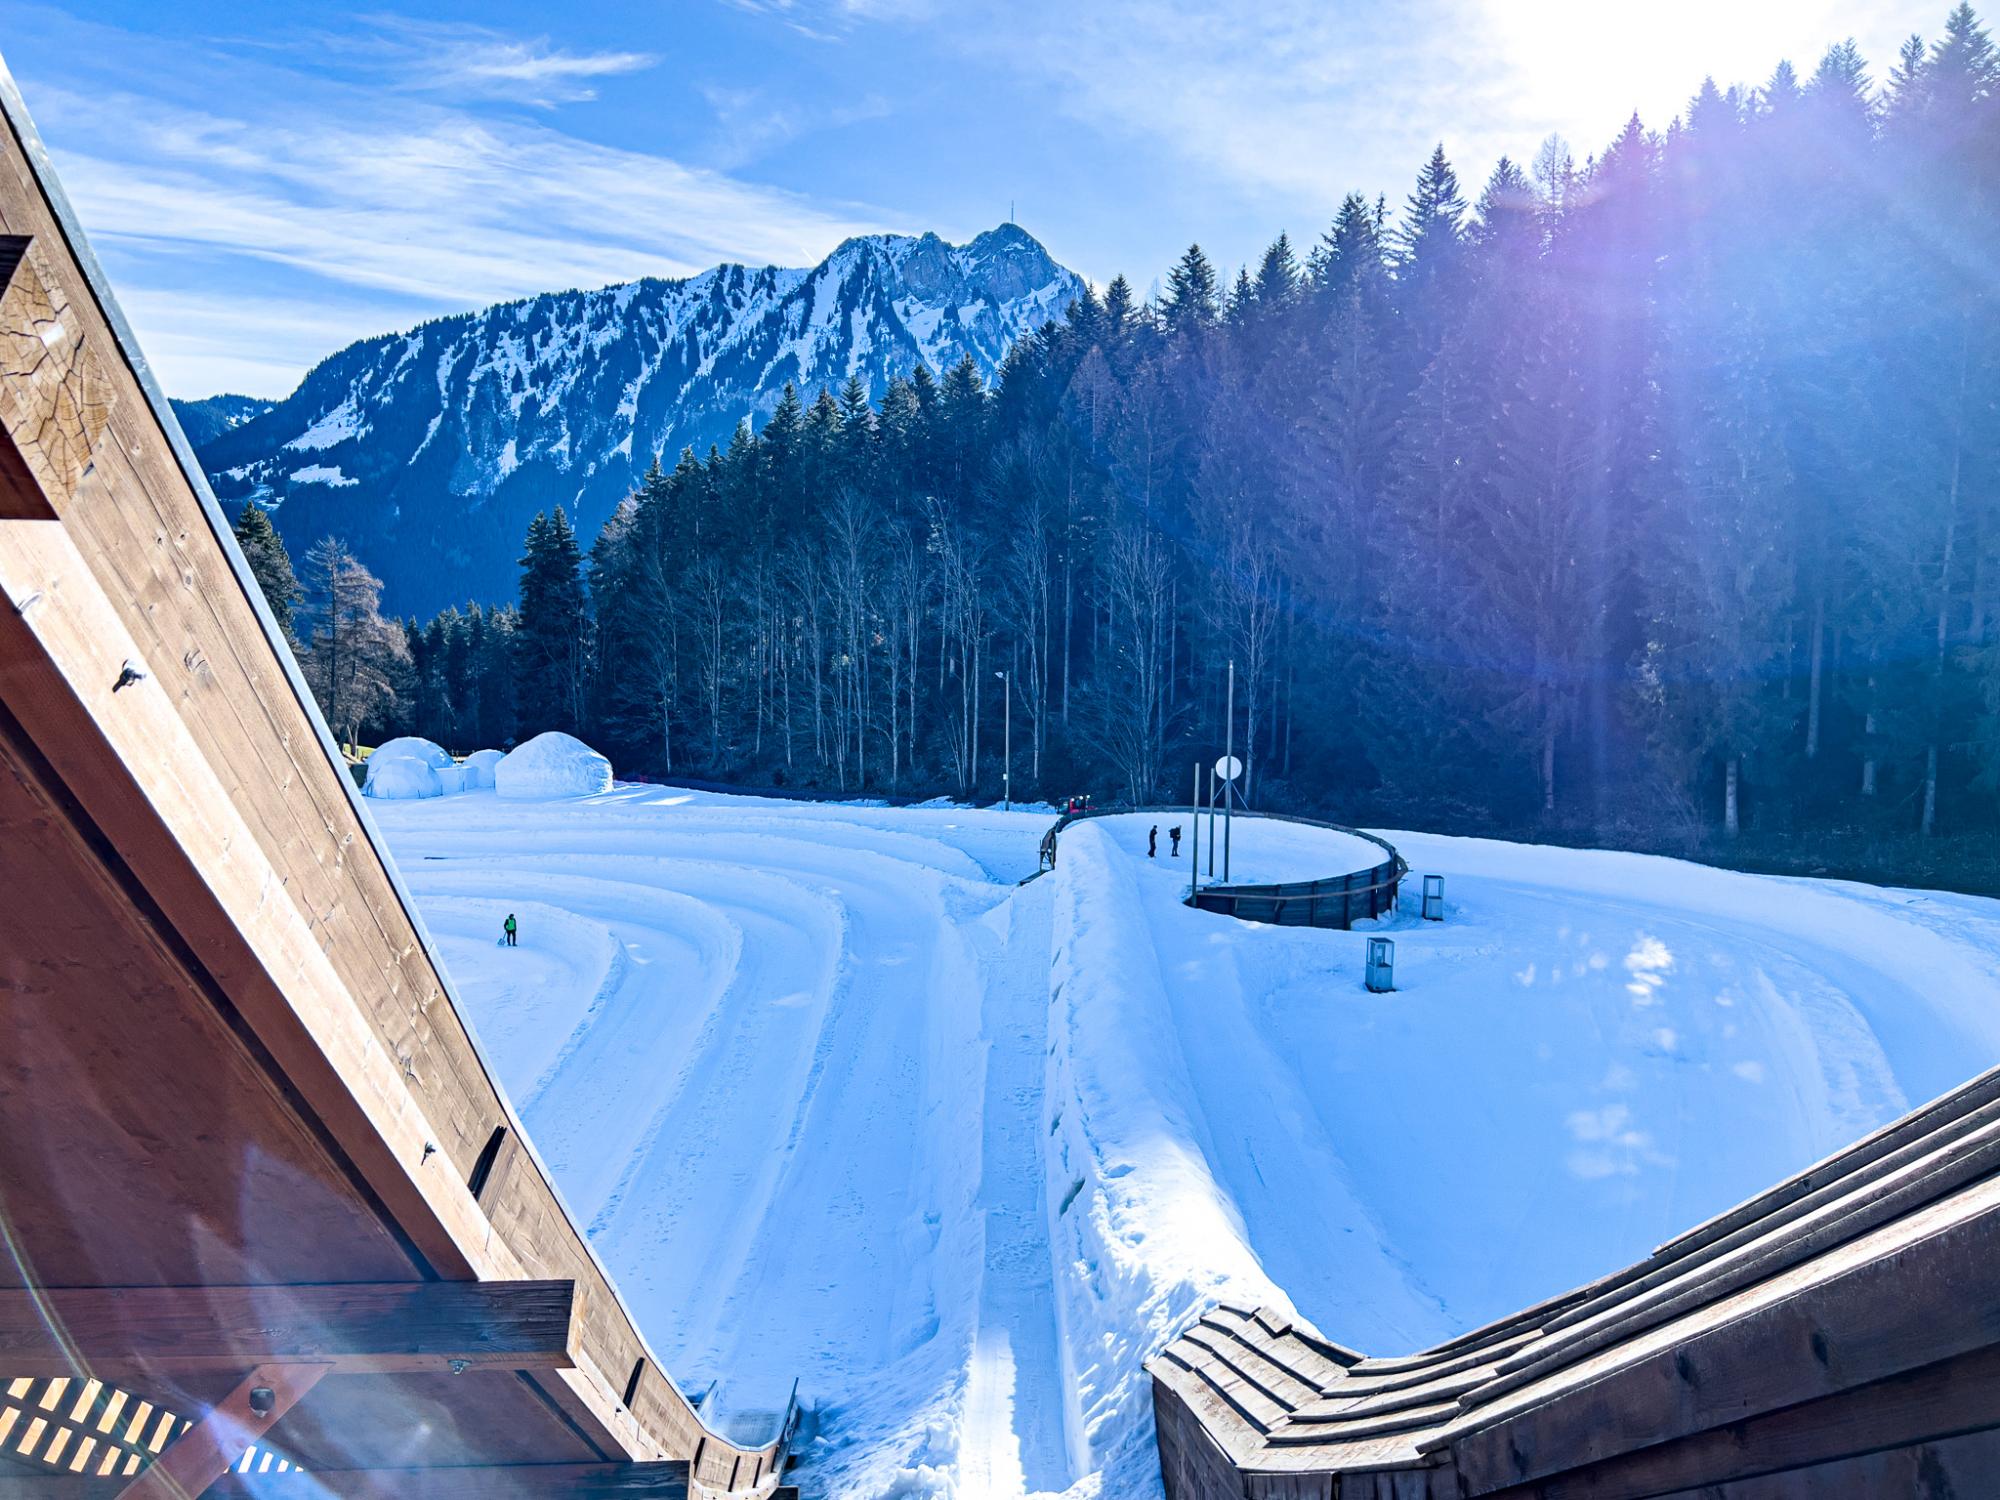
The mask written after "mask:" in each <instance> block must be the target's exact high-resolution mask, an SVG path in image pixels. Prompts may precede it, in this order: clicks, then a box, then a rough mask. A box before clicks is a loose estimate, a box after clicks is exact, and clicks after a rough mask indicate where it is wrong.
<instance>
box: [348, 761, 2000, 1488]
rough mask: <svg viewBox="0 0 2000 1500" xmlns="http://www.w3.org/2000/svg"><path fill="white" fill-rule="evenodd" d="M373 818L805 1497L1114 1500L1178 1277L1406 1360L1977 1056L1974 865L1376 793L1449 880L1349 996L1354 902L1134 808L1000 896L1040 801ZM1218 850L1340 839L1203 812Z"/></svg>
mask: <svg viewBox="0 0 2000 1500" xmlns="http://www.w3.org/2000/svg"><path fill="white" fill-rule="evenodd" d="M375 815H376V817H377V819H378V821H380V823H381V824H382V825H383V827H384V830H385V831H386V833H387V834H388V837H389V840H390V844H391V847H392V848H393V849H394V851H395V853H396V855H397V858H398V862H399V864H400V865H401V867H402V869H403V872H404V874H405V876H406V877H407V879H408V880H409V883H410V885H411V888H412V890H413V892H414V894H415V896H416V899H417V902H418V905H419V907H420V909H421V911H422V914H423V916H424V917H425V919H426V921H427V922H428V924H429V925H430V927H431V930H432V932H433V934H434V935H435V936H436V937H437V938H438V940H439V942H440V944H441V946H442V949H443V952H444V955H445V958H446V960H447V963H448V966H449V968H450V970H451V972H452V974H453V976H454V978H455V980H456V983H457V986H458V989H459V991H460V995H461V998H462V999H463V1001H464V1002H465V1004H466V1005H467V1007H468V1009H469V1011H470V1014H471V1018H472V1020H473V1021H474V1023H475V1025H476V1027H477V1029H478V1031H479V1033H480V1035H481V1037H482V1039H483V1041H484V1043H485V1045H486V1047H487V1049H488V1051H489V1053H490V1054H491V1055H492V1057H493V1060H494V1063H495V1066H496V1067H497V1068H498V1070H499V1072H500V1073H501V1075H502V1078H503V1081H504V1082H505V1083H506V1085H507V1087H508V1088H509V1090H510V1091H511V1093H512V1095H513V1097H514V1099H515V1101H516V1103H517V1105H518V1106H519V1107H520V1108H521V1110H522V1113H523V1115H524V1117H525V1119H526V1123H527V1125H528V1127H529V1130H530V1132H531V1133H532V1134H533V1136H534V1138H535V1141H536V1143H537V1145H538V1146H539V1148H540V1150H541V1151H542V1153H543V1155H544V1156H545V1157H546V1158H547V1159H548V1161H549V1163H550V1166H551V1167H552V1169H553V1170H554V1172H555V1174H556V1177H557V1179H558V1181H559V1183H560V1184H561V1186H562V1189H563V1191H564V1193H565V1194H566V1195H567V1197H568V1198H569V1201H570V1203H571V1206H572V1208H573V1209H574V1210H575V1211H576V1213H577V1214H578V1216H579V1218H580V1219H581V1221H582V1222H584V1223H585V1224H586V1225H587V1226H588V1228H589V1231H590V1233H591V1236H592V1239H593V1242H594V1243H595V1244H596V1246H597V1248H598V1250H599V1252H600V1253H601V1254H602V1255H603V1257H604V1259H605V1261H606V1262H607V1264H608V1265H609V1266H610V1268H611V1270H612V1272H613V1274H614V1276H615V1277H616V1278H617V1280H618V1281H619V1283H620V1285H621V1286H622V1287H623V1289H624V1291H625V1294H626V1296H627V1298H628V1299H629V1300H630V1301H631V1303H632V1304H633V1308H634V1311H635V1313H636V1314H637V1316H638V1317H639V1319H640V1321H641V1324H642V1326H643V1327H645V1328H646V1329H647V1331H648V1333H649V1335H650V1337H651V1338H652V1340H653V1342H654V1344H655V1347H656V1348H657V1350H658V1352H659V1353H660V1355H661V1357H662V1358H663V1359H664V1360H665V1361H666V1363H667V1365H668V1367H669V1369H670V1370H671V1371H672V1372H673V1374H674V1375H675V1376H676V1377H677V1378H678V1379H679V1380H680V1381H681V1382H682V1383H683V1385H684V1386H685V1387H686V1388H687V1389H689V1390H690V1392H691V1393H694V1394H697V1395H702V1394H704V1393H705V1396H706V1400H705V1410H706V1411H707V1412H708V1414H709V1416H710V1419H711V1420H712V1421H718V1422H721V1423H723V1424H724V1425H726V1426H730V1427H732V1428H734V1429H735V1430H737V1431H738V1432H740V1433H741V1434H742V1435H744V1436H754V1435H756V1433H757V1429H758V1428H759V1426H760V1425H761V1424H765V1423H768V1421H769V1420H770V1419H771V1418H770V1414H771V1413H773V1412H775V1411H776V1410H777V1409H778V1408H779V1407H780V1406H782V1404H783V1402H784V1399H785V1396H786V1393H787V1392H788V1391H789V1389H790V1386H791V1381H792V1379H793V1378H794V1377H795V1376H796V1377H798V1379H799V1380H800V1383H801V1384H800V1388H801V1392H802V1394H803V1396H804V1397H805V1398H806V1399H807V1400H808V1402H809V1403H812V1404H815V1405H816V1406H817V1408H818V1412H817V1416H818V1426H817V1435H816V1436H814V1437H813V1438H811V1440H810V1441H809V1443H808V1446H807V1450H806V1457H807V1466H806V1467H805V1469H804V1470H803V1471H802V1474H801V1478H802V1480H803V1482H804V1484H805V1486H806V1490H807V1493H808V1494H818V1495H838V1496H850V1495H851V1496H876V1495H938V1496H947V1495H964V1496H981V1497H984V1496H994V1495H999V1496H1006V1495H1023V1494H1028V1493H1038V1492H1060V1491H1071V1492H1073V1493H1075V1494H1079V1495H1090V1494H1101V1495H1105V1496H1119V1497H1123V1496H1128V1495H1146V1494H1153V1493H1157V1490H1158V1478H1157V1471H1156V1468H1155V1466H1154V1465H1155V1460H1154V1455H1153V1450H1152V1444H1151V1427H1150V1406H1149V1401H1148V1396H1147V1387H1146V1383H1145V1380H1144V1377H1143V1374H1142V1373H1141V1369H1140V1366H1141V1363H1142V1361H1143V1360H1144V1358H1145V1357H1146V1356H1147V1355H1148V1354H1150V1353H1151V1352H1152V1351H1153V1350H1154V1349H1155V1348H1157V1347H1158V1345H1159V1344H1160V1343H1161V1342H1163V1341H1164V1340H1165V1339H1167V1338H1168V1337H1170V1336H1171V1335H1172V1334H1173V1333H1174V1332H1176V1331H1178V1329H1179V1328H1180V1327H1181V1326H1182V1325H1183V1324H1184V1323H1185V1322H1186V1321H1187V1320H1188V1319H1190V1318H1191V1317H1193V1316H1194V1315H1195V1314H1196V1313H1197V1312H1198V1311H1199V1310H1200V1309H1201V1308H1202V1307H1203V1306H1205V1305H1206V1304H1207V1303H1208V1302H1209V1301H1210V1300H1212V1299H1214V1298H1216V1297H1218V1296H1227V1297H1231V1298H1237V1299H1243V1300H1247V1301H1250V1302H1262V1303H1274V1304H1278V1305H1281V1306H1283V1305H1287V1304H1289V1305H1291V1306H1293V1307H1294V1308H1296V1310H1297V1311H1299V1312H1300V1313H1302V1314H1303V1315H1304V1316H1306V1317H1307V1318H1309V1319H1310V1320H1311V1321H1312V1322H1314V1323H1316V1324H1318V1325H1319V1326H1320V1327H1321V1328H1322V1329H1323V1330H1324V1331H1325V1332H1327V1333H1328V1334H1329V1335H1331V1336H1333V1337H1336V1338H1339V1339H1340V1340H1342V1341H1343V1342H1347V1343H1352V1344H1356V1345H1359V1346H1360V1347H1362V1348H1365V1349H1367V1350H1369V1351H1370V1352H1374V1353H1383V1354H1387V1353H1396V1352H1402V1351H1407V1350H1412V1349H1415V1348H1418V1347H1420V1346H1422V1345H1425V1344H1428V1343H1431V1342H1434V1341H1435V1340H1437V1339H1439V1338H1442V1337H1445V1336H1448V1335H1450V1334H1453V1333H1457V1332H1460V1331H1463V1330H1465V1329H1467V1328H1470V1327H1472V1326H1475V1325H1476V1324H1478V1323H1480V1322H1482V1321H1485V1320H1487V1319H1490V1318H1492V1317H1494V1316H1497V1315H1499V1314H1501V1313H1504V1312H1507V1311H1510V1310H1512V1309H1514V1308H1517V1307H1519V1306H1521V1305H1524V1304H1526V1303H1528V1302H1531V1301H1534V1300H1536V1299H1539V1298H1541V1297H1543V1296H1546V1295H1548V1294H1550V1293H1552V1292H1555V1291H1559V1290H1561V1289H1563V1288H1565V1287H1568V1286H1571V1285H1573V1284H1575V1283H1577V1282H1580V1281H1583V1280H1585V1279H1588V1278H1590V1277H1593V1276H1596V1275H1599V1274H1602V1273H1604V1272H1606V1271H1609V1270H1612V1269H1614V1268H1616V1267H1617V1266H1619V1265H1622V1264H1624V1263H1626V1262H1628V1261H1630V1260H1632V1259H1634V1258H1635V1257H1637V1256H1640V1255H1642V1254H1644V1253H1645V1252H1646V1251H1648V1250H1649V1249H1651V1248H1652V1246H1653V1245H1655V1244H1656V1243H1658V1242H1659V1241H1660V1240H1662V1239H1664V1238H1666V1237H1667V1236H1669V1235H1671V1234H1673V1233H1674V1232H1676V1231H1678V1230H1680V1229H1683V1228H1685V1227H1687V1226H1689V1225H1690V1224H1692V1223H1694V1222H1696V1221H1697V1220H1699V1219H1702V1218H1704V1217H1706V1216H1707V1215H1709V1214H1711V1213H1713V1212H1715V1211H1717V1210H1719V1209H1721V1208H1723V1207H1726V1206H1727V1205H1729V1204H1730V1203H1732V1202H1735V1201H1738V1200H1740V1199H1741V1198H1743V1197H1745V1196H1747V1195H1748V1194H1750V1193H1751V1192H1753V1191H1755V1190H1757V1189H1758V1188H1760V1187H1763V1186H1765V1185H1766V1184H1768V1183H1769V1182H1771V1181H1773V1180H1775V1179H1777V1178H1779V1177H1780V1176H1783V1175H1785V1174H1787V1173H1790V1172H1793V1171H1795V1170H1797V1169H1798V1168H1800V1167H1802V1166H1804V1165H1806V1164H1807V1163H1809V1162H1810V1161H1812V1160H1814V1159H1816V1158H1818V1157H1819V1156H1821V1155H1824V1154H1825V1153H1827V1152H1828V1151H1830V1150H1832V1149H1834V1148H1836V1147H1838V1146H1840V1145H1842V1144H1844V1143H1846V1142H1847V1141H1849V1140H1852V1139H1853V1138H1854V1137H1855V1136H1857V1135H1859V1134H1861V1133H1862V1132H1863V1131H1865V1130H1867V1129H1869V1128H1871V1127H1872V1126H1874V1125H1876V1124H1879V1123H1881V1122H1882V1121H1884V1120H1887V1119H1889V1118H1891V1117H1893V1116H1894V1115H1896V1114H1898V1113H1900V1112H1901V1111H1902V1110H1904V1108H1905V1107H1906V1106H1907V1105H1909V1104H1912V1103H1915V1102H1917V1101H1920V1100H1922V1099H1926V1098H1929V1097H1931V1096H1933V1095H1935V1094H1937V1093H1939V1092H1941V1091H1943V1090H1944V1089H1946V1088H1948V1087H1950V1086H1952V1085H1954V1084H1956V1083H1958V1082H1960V1081H1962V1080H1963V1079H1964V1078H1966V1077H1968V1076H1970V1075H1971V1074H1973V1073H1975V1072H1977V1071H1979V1070H1980V1069H1982V1068H1984V1067H1987V1066H1989V1065H1991V1064H1992V1063H1993V1062H1995V1061H1996V1060H2000V903H1994V902H1991V901H1985V900H1980V899H1975V898H1967V897H1954V896H1945V895H1937V894H1926V893H1916V892H1908V891H1893V890H1878V889H1874V888H1870V887H1863V886H1855V885H1843V884H1835V883H1829V882H1813V881H1794V880H1778V879H1769V878H1764V877H1757V876H1747V875H1736V874H1731V873H1727V872H1721V871H1715V870H1709V869H1705V868H1701V867H1697V866H1691V865H1686V864H1682V863H1678V862H1675V861H1670V860H1661V859H1653V858H1647V857H1643V856H1635V855H1621V854H1605V853H1593V852H1588V851H1575V850H1559V849H1543V848H1534V847H1524V846H1519V845H1509V844H1499V843H1491V842H1484V841H1479V840H1466V839H1448V838H1436V837H1430V836H1423V835H1415V834H1394V833H1392V834H1390V835H1389V837H1390V838H1391V839H1392V841H1393V842H1395V843H1396V844H1397V845H1398V847H1399V848H1400V849H1401V850H1402V852H1403V854H1404V855H1405V857H1406V858H1407V859H1408V860H1409V861H1410V864H1411V866H1412V869H1413V871H1414V872H1415V873H1417V874H1425V873H1431V874H1442V875H1443V876H1444V877H1445V894H1446V901H1447V918H1448V919H1447V920H1446V921H1445V922H1444V923H1442V924H1437V923H1424V922H1421V921H1419V920H1417V919H1416V916H1415V913H1414V905H1415V903H1414V902H1412V903H1411V906H1412V910H1411V911H1410V913H1408V914H1407V915H1404V916H1400V917H1396V918H1393V919H1388V920H1385V921H1384V922H1383V923H1381V924H1379V925H1378V926H1377V927H1376V928H1375V929H1374V930H1375V931H1377V932H1381V933H1386V934H1387V935H1389V936H1391V937H1393V938H1394V939H1395V941H1396V945H1397V952H1396V973H1397V982H1398V986H1399V988H1398V989H1397V991H1396V992H1395V993H1393V994H1388V995H1371V994H1369V993H1367V992H1366V991H1365V990H1364V989H1363V987H1362V985H1361V982H1360V976H1361V963H1362V952H1363V947H1364V944H1365V941H1366V938H1367V936H1368V930H1367V929H1365V928H1364V929H1363V930H1357V931H1355V932H1352V933H1335V932H1321V931H1313V930H1301V929H1278V928H1268V927H1257V926H1251V925H1248V924H1244V923H1239V922H1236V921H1234V920H1233V919H1231V918H1228V917H1222V916H1217V915H1212V914H1208V913H1201V912H1194V911H1190V910H1189V909H1187V908H1186V907H1184V906H1182V905H1181V904H1180V899H1181V897H1182V896H1183V895H1184V894H1185V891H1186V881H1187V875H1188V868H1187V856H1188V854H1189V853H1190V852H1191V846H1190V843H1189V842H1188V841H1187V840H1185V839H1184V841H1183V844H1182V857H1181V859H1180V860H1179V861H1174V860H1172V859H1170V858H1169V857H1168V849H1169V841H1168V839H1167V837H1166V834H1167V830H1168V827H1170V826H1171V823H1170V822H1165V821H1163V820H1160V819H1156V818H1152V817H1144V818H1139V817H1133V818H1104V819H1097V820H1092V821H1089V822H1084V823H1080V824H1077V825H1075V826H1073V827H1072V828H1071V829H1069V830H1068V831H1067V832H1066V833H1065V834H1064V835H1063V840H1062V854H1061V862H1060V864H1059V866H1058V868H1057V869H1056V871H1055V872H1054V874H1052V875H1050V876H1047V877H1044V878H1042V879H1040V880H1036V881H1034V882H1032V883H1030V884H1028V885H1025V886H1017V885H1016V884H1015V883H1014V882H1016V881H1017V880H1018V879H1019V878H1020V877H1021V876H1023V875H1026V874H1028V873H1030V872H1032V870H1033V869H1034V867H1035V847H1036V843H1037V841H1038V840H1039V838H1040V836H1041V834H1042V832H1043V831H1044V830H1045V829H1046V828H1047V826H1048V824H1049V822H1050V821H1051V818H1050V815H1049V814H1048V813H1046V812H1037V813H1026V812H1022V813H1013V814H1006V813H1001V812H998V811H993V810H986V811H975V810H969V809H960V808H944V807H933V808H909V809H889V808H882V807H869V806H861V805H848V806H830V805H810V804H796V803H782V802H770V801H761V800H758V799H754V798H746V797H726V796H716V795H707V794H696V793H690V792H684V791H677V790H673V789H667V788H658V787H633V786H620V787H617V788H615V789H613V790H612V791H611V792H608V793H605V794H602V795H600V796H595V797H590V798H584V799H571V800H565V801H553V802H506V801H502V800H500V799H498V798H496V797H495V796H494V795H493V794H492V793H491V792H490V791H475V792H468V793H463V794H460V795H457V796H446V797H441V798H436V799H431V800H426V801H416V802H398V803H384V804H380V805H378V806H377V807H376V808H375ZM1155 822H1160V823H1161V824H1162V826H1161V838H1160V856H1159V858H1157V859H1148V858H1147V856H1146V835H1147V831H1148V829H1149V828H1150V827H1151V826H1152V825H1153V824H1154V823H1155ZM1362 847H1364V848H1368V849H1370V850H1371V852H1372V846H1362ZM1231 852H1232V858H1233V864H1234V871H1233V873H1234V874H1235V875H1236V876H1237V878H1239V879H1249V878H1256V879H1273V878H1278V879H1285V878H1294V877H1295V876H1297V875H1301V874H1307V873H1317V874H1326V875H1331V874H1339V873H1343V863H1346V864H1351V863H1352V859H1351V856H1352V855H1353V854H1354V852H1355V848H1354V844H1353V841H1350V840H1345V839H1343V838H1341V836H1339V835H1334V834H1324V833H1321V832H1319V831H1317V830H1310V829H1301V828H1298V827H1296V826H1294V825H1286V824H1279V823H1272V822H1262V821H1259V820H1254V819H1245V820H1239V821H1238V822H1237V823H1236V825H1235V828H1234V834H1233V839H1232V851H1231ZM1321 855H1324V857H1325V858H1326V859H1327V860H1328V861H1330V867H1329V868H1325V869H1318V870H1315V869H1313V868H1312V867H1313V865H1314V864H1315V862H1316V861H1317V860H1318V858H1319V857H1320V856H1321ZM1363 858H1364V859H1365V860H1367V861H1368V862H1372V859H1369V858H1368V856H1366V855H1364V856H1363ZM509 911H513V912H515V913H516V914H517V915H518V917H519V920H520V924H521V946H520V947H519V948H516V949H506V948H503V947H501V946H499V943H498V938H499V933H500V922H501V919H502V918H503V917H504V916H505V915H506V913H507V912H509Z"/></svg>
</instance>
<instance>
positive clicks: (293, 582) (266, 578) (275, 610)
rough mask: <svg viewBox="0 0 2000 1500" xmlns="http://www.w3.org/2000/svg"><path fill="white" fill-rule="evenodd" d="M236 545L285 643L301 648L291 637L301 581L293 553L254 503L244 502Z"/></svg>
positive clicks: (237, 525) (237, 521)
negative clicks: (293, 564) (295, 569)
mask: <svg viewBox="0 0 2000 1500" xmlns="http://www.w3.org/2000/svg"><path fill="white" fill-rule="evenodd" d="M235 531H236V544H237V545H238V546H239V547H241V548H242V549H243V560H244V561H245V562H247V563H249V564H250V575H251V577H253V578H255V579H256V580H257V587H258V588H259V589H260V590H262V591H263V595H264V603H265V604H266V605H267V606H269V608H270V611H271V618H272V619H273V620H275V621H277V624H278V629H279V630H280V631H282V632H283V633H284V637H285V641H286V644H288V645H290V646H291V647H292V648H293V649H294V650H297V649H298V644H299V642H298V638H297V637H296V636H295V635H293V634H292V614H293V611H294V610H295V609H296V608H297V606H298V603H299V595H300V589H299V581H298V578H297V577H296V576H295V575H294V574H293V572H292V558H291V554H290V553H288V552H287V551H286V550H285V539H284V538H283V537H281V536H279V535H278V529H277V528H276V527H275V526H273V525H272V524H271V516H270V513H269V512H268V511H266V510H265V509H264V508H263V507H262V506H260V505H259V504H258V503H257V502H256V501H255V500H246V501H244V502H243V509H242V511H241V512H240V513H239V514H238V515H237V517H236V527H235Z"/></svg>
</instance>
